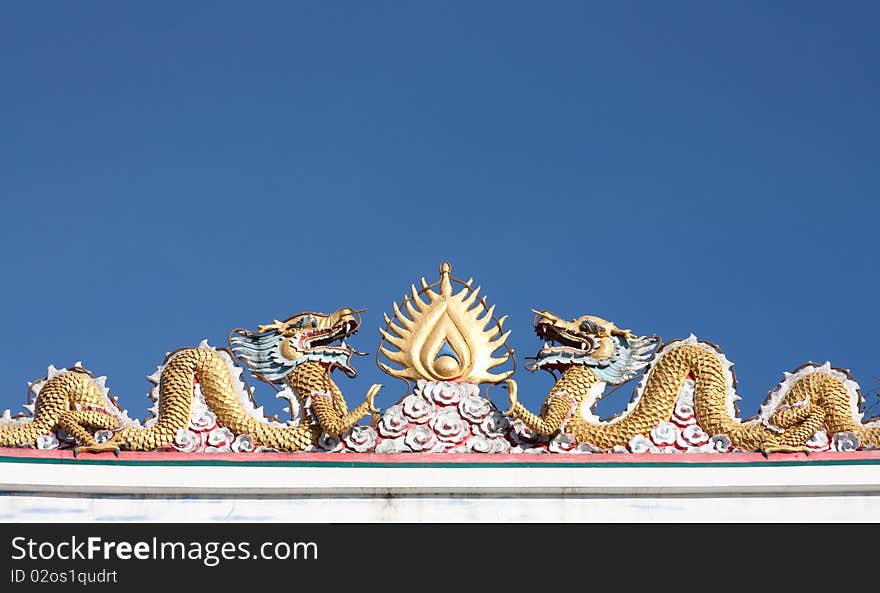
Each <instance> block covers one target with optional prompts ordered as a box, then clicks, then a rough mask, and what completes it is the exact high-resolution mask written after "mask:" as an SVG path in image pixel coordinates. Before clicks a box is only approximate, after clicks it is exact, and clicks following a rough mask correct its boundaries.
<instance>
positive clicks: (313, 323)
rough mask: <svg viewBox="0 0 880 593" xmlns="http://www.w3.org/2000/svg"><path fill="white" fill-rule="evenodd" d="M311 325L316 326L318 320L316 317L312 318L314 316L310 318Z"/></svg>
mask: <svg viewBox="0 0 880 593" xmlns="http://www.w3.org/2000/svg"><path fill="white" fill-rule="evenodd" d="M312 327H318V320H317V319H314V318H313V319H312Z"/></svg>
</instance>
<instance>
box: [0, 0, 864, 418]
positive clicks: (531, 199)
mask: <svg viewBox="0 0 880 593" xmlns="http://www.w3.org/2000/svg"><path fill="white" fill-rule="evenodd" d="M878 17H880V7H878V5H877V4H876V3H870V2H847V3H842V4H829V3H819V2H773V3H764V2H728V3H718V2H713V3H704V2H663V3H657V2H636V3H631V2H605V3H592V2H552V3H544V2H456V3H440V2H434V3H428V2H410V3H406V2H388V3H383V2H370V3H363V2H336V3H319V2H311V3H302V2H278V3H273V2H260V3H252V4H242V3H231V2H217V3H171V2H152V3H147V4H144V3H134V2H118V3H108V2H98V3H90V2H77V3H61V2H56V3H49V4H45V3H44V4H40V5H34V4H32V3H16V4H13V3H4V4H3V5H2V6H0V72H2V77H3V82H2V93H0V107H2V112H0V130H2V137H3V141H2V142H0V198H2V204H3V215H2V218H0V229H2V234H0V253H2V262H3V267H4V269H5V274H4V277H5V289H4V290H3V291H2V293H0V310H2V311H3V325H4V329H5V332H4V333H5V336H6V339H5V340H3V341H2V342H0V360H2V361H3V362H2V371H3V372H2V373H0V409H3V408H6V407H11V408H13V410H16V409H19V406H20V404H21V403H23V402H24V398H25V393H26V382H27V380H29V379H33V378H36V377H38V376H40V375H41V374H43V373H45V369H46V366H47V365H48V364H50V363H51V364H55V365H56V366H66V365H69V364H72V363H73V362H75V361H77V360H82V361H83V362H84V364H85V365H86V366H87V367H88V368H90V369H92V370H93V371H94V372H96V373H98V374H102V375H107V376H108V377H109V379H108V384H109V386H110V388H111V390H112V391H113V392H114V393H115V394H117V395H119V396H120V398H121V401H122V403H124V404H125V405H126V407H128V409H129V410H130V411H131V412H132V413H133V414H134V415H140V416H143V415H144V413H145V412H146V409H147V407H148V402H147V400H146V397H145V394H146V392H147V390H148V385H147V382H146V381H145V379H144V377H145V375H147V374H149V373H151V372H152V371H153V370H154V369H155V366H156V365H157V364H159V363H160V362H161V361H162V358H163V357H164V354H165V352H167V351H169V350H172V349H175V348H178V347H181V346H187V345H195V344H197V343H198V342H199V341H200V340H201V339H202V338H208V339H209V341H210V342H211V343H212V344H216V345H223V344H224V343H225V338H226V334H227V332H228V330H229V329H230V328H233V327H249V328H255V327H256V325H257V324H260V323H265V322H268V321H271V320H272V319H273V318H283V317H286V316H288V315H291V314H294V313H297V312H299V311H303V310H323V311H330V310H333V309H336V308H338V307H340V306H344V305H352V306H358V307H367V309H368V311H367V313H366V314H365V318H364V327H363V329H362V331H361V332H360V333H359V334H358V335H357V336H356V337H355V340H354V344H355V345H356V346H357V347H359V348H360V349H362V350H367V351H369V352H371V353H372V352H375V349H376V345H377V344H378V338H379V336H378V329H377V328H378V326H379V324H380V321H381V316H382V313H383V312H386V311H387V312H390V308H391V302H392V300H395V299H399V298H401V297H402V296H403V294H404V291H405V290H406V289H407V287H408V286H409V283H411V282H413V281H415V280H417V279H418V277H419V276H421V275H425V276H427V277H428V278H434V277H435V276H436V272H437V266H438V264H439V262H440V261H441V260H443V259H448V260H449V261H451V262H452V264H453V272H454V273H455V275H457V276H460V277H463V278H467V277H470V276H473V277H474V278H475V279H476V280H477V282H478V283H479V284H481V285H482V286H483V288H484V290H485V292H486V294H487V295H488V298H489V300H490V302H492V303H495V304H496V305H497V311H498V313H499V314H508V315H510V319H509V322H508V327H509V328H510V329H512V330H513V334H512V336H511V344H512V346H513V347H514V348H515V350H516V352H517V355H518V358H519V363H520V365H521V364H522V362H523V360H522V358H523V357H524V356H531V355H534V353H535V352H536V351H537V349H538V347H539V345H540V342H539V341H538V339H537V338H536V337H534V335H533V333H532V331H531V325H530V322H531V317H532V316H531V313H530V312H529V310H530V308H533V307H534V308H548V309H551V310H553V311H555V312H557V313H558V314H560V315H564V316H568V317H573V316H578V315H581V314H586V313H590V314H594V315H599V316H601V317H605V318H608V319H611V320H613V321H615V322H617V323H618V324H619V325H621V326H624V327H630V328H632V329H633V330H634V331H636V332H637V333H642V334H657V335H660V336H662V337H663V338H665V339H671V338H675V337H686V336H687V335H688V334H689V333H690V332H694V333H695V334H696V335H697V336H699V337H701V338H705V339H708V340H711V341H713V342H716V343H718V344H719V345H721V347H722V348H723V349H724V350H725V352H726V353H727V354H728V356H729V357H730V359H731V360H733V361H734V363H736V367H735V369H736V370H737V374H738V379H739V385H740V394H741V395H742V396H743V398H744V399H743V401H742V402H741V403H740V408H741V410H742V412H743V414H744V416H750V415H752V414H753V413H754V412H755V411H756V409H757V407H758V405H759V403H760V402H761V401H762V400H763V398H764V396H765V395H766V393H767V391H768V390H769V389H770V388H771V387H772V386H773V385H775V384H776V383H777V382H778V381H779V380H780V379H781V377H782V372H783V371H785V370H790V369H792V368H794V367H796V366H797V365H799V364H800V363H802V362H804V361H807V360H815V361H822V362H824V361H825V360H831V361H832V363H834V364H836V365H838V366H843V367H847V368H849V369H851V370H852V372H853V373H854V374H855V376H856V378H857V380H859V382H860V383H861V384H862V386H863V391H869V390H871V389H873V388H874V387H875V383H874V381H873V380H872V376H873V375H875V374H880V358H878V349H877V345H876V335H877V333H878V329H880V327H878V318H877V314H876V301H877V294H878V275H877V265H876V258H877V253H878V248H877V244H878V240H877V237H876V228H877V225H878V221H880V220H878V219H880V216H878V215H880V206H878V204H877V201H876V199H877V195H878V189H880V169H878V144H877V138H878V135H880V134H878V133H880V116H878V110H877V105H878V99H880V83H878V77H877V72H880V40H878V37H877V35H876V23H877V20H878ZM357 362H358V363H359V368H360V376H359V377H358V378H357V379H355V380H353V381H352V380H348V379H345V378H340V380H339V382H340V385H341V387H342V389H343V391H344V393H345V394H346V395H347V398H348V400H349V401H350V402H354V401H359V400H360V398H361V397H362V396H363V394H364V393H365V391H366V389H367V387H368V386H369V384H370V383H372V382H381V383H384V384H385V385H386V388H385V389H384V390H383V391H382V392H381V393H380V395H379V397H378V400H377V402H378V404H379V405H380V406H382V407H387V406H389V405H391V404H392V403H394V402H395V401H396V399H397V398H399V397H400V396H401V395H403V384H402V383H399V382H397V381H395V380H393V379H391V378H390V377H387V376H385V375H383V374H382V373H381V372H380V371H379V370H378V369H377V368H376V367H375V364H374V362H373V359H372V357H370V358H363V359H359V360H358V361H357ZM516 378H517V379H518V381H519V384H520V398H521V400H523V401H524V403H526V404H527V405H529V406H530V407H532V408H533V409H534V408H537V406H538V405H539V404H540V401H541V400H542V398H543V396H544V395H545V394H546V393H547V391H548V389H549V388H550V386H551V384H552V381H551V379H550V377H549V375H546V374H541V375H529V374H528V373H525V372H524V371H519V372H518V373H517V375H516ZM629 394H630V390H629V389H626V388H625V389H622V390H619V391H618V392H617V393H615V394H614V396H612V397H611V398H609V400H608V401H607V402H605V403H603V405H602V406H601V407H600V411H605V412H612V411H616V410H617V409H620V408H622V406H623V404H624V402H625V401H626V400H627V399H628V397H629ZM271 395H272V392H271V391H270V390H269V388H268V387H267V386H258V392H257V397H258V399H260V400H261V401H263V402H265V403H267V408H268V409H270V410H275V409H277V406H276V404H275V402H273V401H272V399H271ZM492 397H493V399H494V400H495V401H496V402H497V403H499V404H501V405H502V406H505V405H506V398H505V396H504V394H503V392H502V391H501V390H495V391H493V393H492Z"/></svg>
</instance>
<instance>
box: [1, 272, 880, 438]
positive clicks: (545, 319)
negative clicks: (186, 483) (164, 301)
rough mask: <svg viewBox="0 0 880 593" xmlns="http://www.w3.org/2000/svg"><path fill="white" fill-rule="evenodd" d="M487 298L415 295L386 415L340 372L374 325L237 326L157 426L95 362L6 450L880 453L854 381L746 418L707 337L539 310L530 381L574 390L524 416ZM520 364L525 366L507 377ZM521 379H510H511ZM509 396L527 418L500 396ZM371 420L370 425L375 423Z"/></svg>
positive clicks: (399, 337) (165, 386) (58, 383)
mask: <svg viewBox="0 0 880 593" xmlns="http://www.w3.org/2000/svg"><path fill="white" fill-rule="evenodd" d="M494 311H495V309H494V305H493V306H490V305H489V304H488V302H487V301H486V298H485V296H481V295H480V288H473V282H472V280H468V281H466V282H464V281H461V280H458V279H456V278H454V277H453V276H452V268H451V266H450V265H449V264H448V263H446V262H444V263H442V264H441V265H440V275H439V279H438V280H437V281H435V282H434V283H431V284H429V283H428V282H427V281H426V280H425V279H424V278H422V279H421V287H420V288H419V289H417V288H416V287H415V285H413V286H412V287H411V289H410V294H409V295H406V296H404V297H403V299H402V301H401V303H400V304H398V303H396V302H395V303H394V304H393V314H392V315H391V316H389V315H385V317H384V320H385V325H384V327H383V328H380V329H379V337H380V342H379V346H378V351H377V363H378V365H379V367H380V368H381V369H382V370H383V371H384V372H385V373H387V374H388V375H390V376H392V377H395V378H398V379H402V380H404V381H406V383H407V393H406V395H405V396H404V397H403V398H402V399H401V400H400V401H398V402H396V403H395V404H393V405H391V406H390V407H389V408H388V409H387V410H385V411H384V413H383V412H380V411H379V409H378V408H377V407H376V406H375V398H376V395H377V393H378V392H379V389H380V387H381V386H380V385H372V386H371V387H370V388H369V389H368V390H367V393H366V396H365V397H364V400H363V401H362V402H361V403H360V404H359V405H357V406H356V407H355V408H354V409H352V410H349V408H348V405H347V403H346V401H345V398H344V397H343V396H342V393H341V391H340V389H339V387H338V386H337V385H336V383H335V382H334V381H333V379H332V378H331V375H332V373H333V372H334V371H337V370H338V371H341V372H342V373H343V374H345V375H347V376H348V377H354V376H355V375H356V371H355V368H354V366H353V364H352V357H353V356H354V355H355V354H358V352H356V351H355V350H354V349H353V348H352V347H351V346H349V345H348V344H347V343H346V340H347V339H350V338H351V336H352V335H353V334H354V333H355V332H356V331H357V330H358V329H359V328H360V326H361V317H360V313H361V311H359V310H356V309H353V308H351V307H345V308H342V309H339V310H337V311H335V312H333V313H330V314H323V313H316V312H304V313H299V314H297V315H294V316H292V317H289V318H287V319H285V320H284V321H279V320H274V321H273V322H272V323H269V324H266V325H261V326H258V328H257V330H256V331H251V330H245V329H235V330H233V331H232V332H230V335H229V348H228V349H227V348H215V347H212V346H210V345H208V343H207V342H202V344H200V345H199V346H198V347H195V348H184V349H181V350H177V351H175V352H171V353H169V354H168V355H167V356H166V358H165V361H164V363H163V364H162V365H161V366H159V368H158V369H157V371H156V372H155V373H153V374H152V375H151V376H150V377H149V380H150V382H151V383H152V390H151V391H150V400H151V403H152V407H151V408H150V417H149V418H147V419H145V420H143V421H141V420H137V419H133V418H132V417H130V416H129V414H128V412H126V411H125V410H124V409H122V407H121V406H119V404H118V400H117V398H116V397H114V396H112V395H111V394H110V392H109V390H108V388H107V386H106V378H105V377H95V376H94V375H93V374H92V373H90V372H89V371H88V370H86V369H85V368H83V367H82V365H81V364H79V363H77V364H75V365H74V366H72V367H69V368H65V369H56V368H55V367H51V366H50V367H49V371H48V373H47V374H46V376H45V377H43V378H41V379H39V380H37V381H34V382H32V383H30V385H29V402H28V404H27V405H26V406H25V409H26V413H23V414H19V415H17V416H12V414H11V413H10V412H9V411H8V410H7V411H6V412H5V413H4V415H3V417H2V418H0V447H30V448H37V449H73V453H74V454H75V455H76V454H78V453H80V452H90V453H101V452H110V451H112V452H116V453H118V452H119V451H120V450H132V451H168V452H170V453H173V452H175V451H185V452H214V451H231V452H239V453H249V454H259V453H260V452H262V451H290V452H326V451H335V452H349V453H410V452H430V453H470V452H478V453H504V454H508V453H584V454H590V453H627V454H640V453H671V454H679V453H694V452H701V453H724V452H730V451H761V452H764V453H765V454H769V453H774V452H783V453H784V452H803V451H806V452H809V451H852V450H858V449H867V448H877V447H878V446H880V421H878V420H877V419H871V420H867V421H866V420H864V419H863V411H862V409H863V403H864V402H863V398H862V396H861V393H860V392H859V388H858V385H857V384H856V383H855V381H854V380H853V379H852V377H851V376H850V374H849V373H848V372H847V371H846V370H843V369H839V368H836V367H832V366H831V365H830V364H829V363H825V364H822V365H820V364H816V363H812V362H810V363H807V364H805V365H803V366H801V367H799V368H798V369H795V370H794V371H793V372H791V373H786V374H785V377H784V379H783V381H782V382H780V383H779V385H777V386H776V387H775V388H774V389H772V390H771V391H770V393H769V394H768V396H767V398H766V400H765V401H764V404H763V405H762V406H761V409H760V411H759V412H758V414H757V415H756V417H755V418H752V419H742V418H741V417H740V414H739V411H738V409H737V405H736V402H737V400H739V396H738V395H737V393H736V378H735V376H734V373H733V369H732V366H733V365H732V363H731V362H730V361H729V360H728V359H727V357H726V356H725V354H724V353H723V352H722V351H721V350H720V348H718V347H717V346H716V345H714V344H712V343H710V342H706V341H702V340H698V339H697V338H696V337H694V336H690V337H689V338H687V339H683V340H672V341H669V342H666V343H665V344H661V342H660V339H659V338H657V337H656V336H650V335H639V334H637V333H634V332H633V331H631V330H629V329H622V328H620V327H618V326H617V325H616V324H614V323H612V322H610V321H607V320H605V319H602V318H600V317H595V316H592V315H582V316H580V317H577V318H574V319H565V318H563V317H561V316H558V315H556V314H554V313H551V312H550V311H548V310H538V311H534V313H535V317H534V330H535V333H536V335H537V336H538V338H540V339H541V340H543V341H544V342H545V344H544V347H543V348H541V349H540V350H539V352H538V354H537V356H535V357H534V359H533V361H532V362H531V363H530V364H529V365H527V370H530V371H537V370H546V371H549V372H551V373H553V374H554V376H557V375H558V377H557V380H556V383H555V385H554V386H553V388H552V389H551V390H550V393H549V394H548V395H547V397H546V398H545V399H544V402H543V405H542V406H541V410H540V412H539V413H538V414H535V413H532V412H531V411H529V410H528V409H527V408H526V407H525V406H523V405H522V404H521V403H520V401H519V398H518V386H517V383H516V382H515V381H514V380H513V379H512V376H513V374H514V372H515V370H516V366H515V360H514V357H513V350H512V349H511V348H510V347H509V346H508V344H507V338H508V336H509V334H510V332H505V331H504V329H503V324H504V320H505V319H506V316H504V317H501V318H498V317H496V316H495V314H494ZM506 365H509V368H508V367H507V366H506ZM244 368H247V369H249V371H250V374H251V375H252V376H253V377H255V378H256V379H258V380H260V381H264V382H266V383H267V384H269V385H271V386H272V387H273V389H274V390H275V392H276V397H280V398H284V399H286V400H287V401H288V407H287V408H286V410H287V411H288V412H289V413H290V419H289V420H281V419H279V418H277V417H274V416H273V417H267V416H266V415H265V414H264V413H263V408H262V407H261V406H259V405H258V404H257V401H256V399H255V397H254V390H253V388H252V387H250V386H248V385H247V384H246V383H245V382H244V380H243V379H242V375H243V371H244ZM504 369H506V370H504ZM633 380H636V381H637V383H636V386H635V388H634V391H633V396H632V398H631V400H630V403H629V405H628V406H627V407H626V409H625V410H623V411H622V412H621V413H620V414H618V415H617V416H615V417H613V418H608V419H601V418H598V417H597V416H596V414H595V406H596V404H597V402H598V401H600V400H601V398H602V397H604V396H605V395H607V393H609V391H608V390H607V388H608V387H612V388H616V387H617V386H620V385H623V384H625V383H627V382H629V381H633ZM496 384H503V386H504V387H505V388H506V389H507V390H508V399H509V408H508V409H507V410H506V411H502V410H499V409H498V408H497V407H496V406H495V404H494V403H493V402H492V401H491V400H490V399H489V398H488V397H487V396H486V393H484V392H483V390H484V389H488V388H489V387H490V386H492V385H496ZM368 421H369V423H366V422H368Z"/></svg>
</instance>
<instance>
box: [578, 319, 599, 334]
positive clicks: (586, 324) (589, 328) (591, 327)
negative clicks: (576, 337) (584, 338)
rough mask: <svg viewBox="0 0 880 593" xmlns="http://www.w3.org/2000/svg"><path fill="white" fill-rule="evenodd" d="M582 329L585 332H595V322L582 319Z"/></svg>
mask: <svg viewBox="0 0 880 593" xmlns="http://www.w3.org/2000/svg"><path fill="white" fill-rule="evenodd" d="M581 331H582V332H584V333H585V334H594V333H596V326H595V324H594V323H593V322H592V321H590V320H589V319H587V320H584V321H581Z"/></svg>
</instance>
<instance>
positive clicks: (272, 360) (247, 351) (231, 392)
mask: <svg viewBox="0 0 880 593" xmlns="http://www.w3.org/2000/svg"><path fill="white" fill-rule="evenodd" d="M359 325H360V316H359V311H356V310H354V309H351V308H347V307H346V308H342V309H339V310H338V311H336V312H335V313H332V314H330V315H325V314H322V313H311V312H309V313H301V314H299V315H295V316H293V317H290V318H289V319H287V320H285V321H277V320H276V321H274V322H273V323H271V324H268V325H261V326H259V327H258V330H257V331H256V332H251V331H247V330H243V329H236V330H233V331H232V332H230V335H229V344H230V347H231V351H232V353H233V354H234V355H235V356H236V357H237V358H238V359H239V360H240V361H243V362H244V363H245V364H246V365H247V366H248V367H249V368H250V370H251V371H252V373H253V374H254V375H255V376H256V377H258V378H260V379H262V380H264V381H267V382H269V383H273V384H281V385H286V386H288V387H289V388H290V389H291V390H292V391H293V393H294V395H295V396H296V398H297V400H298V403H299V406H300V409H301V410H304V411H305V413H304V414H303V417H302V420H301V422H300V423H299V424H296V425H294V426H289V425H284V424H282V423H280V422H279V421H277V420H275V421H273V420H272V419H269V418H265V417H259V415H258V414H256V413H254V412H255V409H254V407H253V405H250V404H252V402H248V401H247V399H246V398H247V397H248V395H249V394H245V393H242V390H241V389H236V386H235V384H234V380H233V373H234V370H235V368H236V367H235V365H234V362H233V360H232V357H231V356H230V355H229V353H228V352H227V351H225V350H218V349H214V348H207V347H206V348H201V347H200V348H185V349H181V350H177V351H175V352H172V353H170V354H169V355H168V356H167V357H166V359H165V362H164V364H163V366H162V367H160V368H161V374H160V378H159V381H158V389H157V390H154V391H155V392H156V397H157V399H158V402H157V405H156V411H157V415H156V416H155V417H154V418H151V419H150V420H147V421H146V422H145V423H144V425H143V426H142V425H140V423H138V422H134V421H131V420H130V419H129V418H128V416H127V414H126V413H125V412H124V411H123V410H121V408H119V407H118V405H117V404H116V401H115V399H113V398H111V397H109V393H108V392H107V391H106V388H104V386H103V381H97V380H96V379H95V378H94V376H93V375H92V374H91V373H89V372H88V371H87V370H85V369H83V368H82V367H80V366H75V367H73V368H71V369H65V370H64V371H60V372H56V373H53V375H54V376H51V377H47V378H46V379H44V380H42V381H38V382H36V383H34V384H32V391H35V392H37V395H36V400H35V402H34V406H33V417H31V418H20V419H17V420H12V421H7V422H2V423H0V446H3V447H19V446H33V444H34V443H35V442H36V441H37V439H39V438H41V437H43V436H45V435H47V434H49V433H53V432H54V431H57V430H59V429H60V430H63V431H64V432H65V433H66V434H67V435H69V436H70V437H72V438H73V439H74V440H75V442H76V444H77V447H76V448H75V449H74V452H75V453H77V452H80V451H87V452H102V451H114V452H118V451H119V450H120V449H127V450H133V451H150V450H154V449H158V448H161V447H164V446H167V445H169V444H171V443H172V442H173V441H174V439H175V436H176V435H177V433H178V431H180V430H182V429H185V428H186V427H187V425H188V424H189V422H190V417H191V411H192V405H193V392H194V384H197V385H198V386H199V387H200V390H201V394H202V396H203V397H204V401H205V403H206V405H207V407H208V408H209V409H210V410H211V411H212V412H213V413H214V414H215V415H216V417H217V420H218V422H219V423H220V424H221V425H222V426H224V427H226V428H228V429H230V430H231V431H233V432H235V433H238V434H247V435H250V436H251V437H252V439H253V441H254V444H256V445H258V446H263V447H268V448H272V449H278V450H281V451H300V450H303V449H306V448H308V447H309V446H312V445H315V444H316V443H317V442H318V440H319V438H320V437H321V435H322V433H327V434H329V435H334V436H335V435H339V434H341V433H344V432H345V431H347V430H349V429H350V428H352V427H353V426H354V425H355V424H357V423H358V421H359V420H360V419H361V418H363V417H364V416H366V415H368V414H371V413H372V414H374V415H375V414H378V410H377V409H376V408H375V406H374V398H375V396H376V393H377V392H378V391H379V389H380V388H381V385H378V384H375V385H373V386H372V387H370V389H369V391H368V392H367V395H366V398H365V399H364V401H363V403H361V404H360V405H358V406H357V407H356V408H355V409H354V410H351V411H349V409H348V406H347V405H346V403H345V398H344V397H343V396H342V393H341V392H340V390H339V388H338V387H337V386H336V383H334V382H333V380H332V379H331V377H330V374H331V372H332V371H333V370H334V369H341V370H342V371H344V372H345V373H346V374H348V375H349V376H354V375H355V374H356V372H355V370H354V369H353V367H352V366H351V356H352V355H353V354H355V353H356V352H355V350H353V349H352V348H351V347H350V346H348V345H347V344H346V343H345V338H347V337H348V336H350V335H352V334H353V333H355V332H356V331H357V329H358V327H359ZM340 341H341V344H336V343H337V342H340ZM239 372H240V371H239ZM96 431H112V437H110V438H109V439H108V440H106V441H104V442H100V443H99V442H98V441H97V440H96V437H95V432H96Z"/></svg>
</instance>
